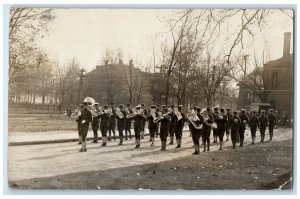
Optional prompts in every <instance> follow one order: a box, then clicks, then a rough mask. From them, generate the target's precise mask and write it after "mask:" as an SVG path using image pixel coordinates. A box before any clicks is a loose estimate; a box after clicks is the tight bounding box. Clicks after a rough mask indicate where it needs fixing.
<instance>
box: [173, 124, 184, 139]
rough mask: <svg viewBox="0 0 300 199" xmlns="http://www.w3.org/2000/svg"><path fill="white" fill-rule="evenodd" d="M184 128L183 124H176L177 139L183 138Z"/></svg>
mask: <svg viewBox="0 0 300 199" xmlns="http://www.w3.org/2000/svg"><path fill="white" fill-rule="evenodd" d="M182 129H183V126H175V136H176V140H178V139H179V140H181V138H182Z"/></svg>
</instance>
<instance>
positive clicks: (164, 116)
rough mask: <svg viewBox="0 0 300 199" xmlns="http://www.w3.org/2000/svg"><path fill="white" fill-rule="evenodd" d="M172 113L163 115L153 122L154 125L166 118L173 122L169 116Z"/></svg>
mask: <svg viewBox="0 0 300 199" xmlns="http://www.w3.org/2000/svg"><path fill="white" fill-rule="evenodd" d="M169 114H170V112H168V113H165V114H163V115H160V116H158V117H156V118H155V119H154V120H153V123H157V122H159V121H160V120H162V119H164V118H167V119H168V120H171V117H170V116H169Z"/></svg>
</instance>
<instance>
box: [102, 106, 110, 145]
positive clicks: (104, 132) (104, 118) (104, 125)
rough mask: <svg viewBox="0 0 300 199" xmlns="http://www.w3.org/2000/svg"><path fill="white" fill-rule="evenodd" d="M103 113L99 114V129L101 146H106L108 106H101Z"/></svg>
mask: <svg viewBox="0 0 300 199" xmlns="http://www.w3.org/2000/svg"><path fill="white" fill-rule="evenodd" d="M103 109H104V110H103V113H102V114H101V115H100V131H101V134H102V142H103V143H102V146H106V141H107V131H108V127H109V117H110V116H109V113H108V106H107V105H105V106H103Z"/></svg>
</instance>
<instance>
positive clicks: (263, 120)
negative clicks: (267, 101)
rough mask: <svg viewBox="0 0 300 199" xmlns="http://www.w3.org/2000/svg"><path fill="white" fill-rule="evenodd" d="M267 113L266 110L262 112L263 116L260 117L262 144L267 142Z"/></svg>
mask: <svg viewBox="0 0 300 199" xmlns="http://www.w3.org/2000/svg"><path fill="white" fill-rule="evenodd" d="M265 113H266V111H265V110H261V114H260V116H259V118H258V119H259V131H260V138H261V140H260V142H264V141H265V132H266V128H267V126H268V118H267V116H266V115H265Z"/></svg>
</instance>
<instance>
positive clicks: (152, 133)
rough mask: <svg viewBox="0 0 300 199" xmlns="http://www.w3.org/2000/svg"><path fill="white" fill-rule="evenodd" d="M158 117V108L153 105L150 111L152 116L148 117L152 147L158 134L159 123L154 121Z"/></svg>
mask: <svg viewBox="0 0 300 199" xmlns="http://www.w3.org/2000/svg"><path fill="white" fill-rule="evenodd" d="M157 117H158V113H157V112H156V106H155V105H152V106H151V109H150V114H149V115H148V128H149V133H150V140H151V146H154V138H155V133H156V132H157V130H158V129H157V123H154V120H155V119H156V118H157Z"/></svg>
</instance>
